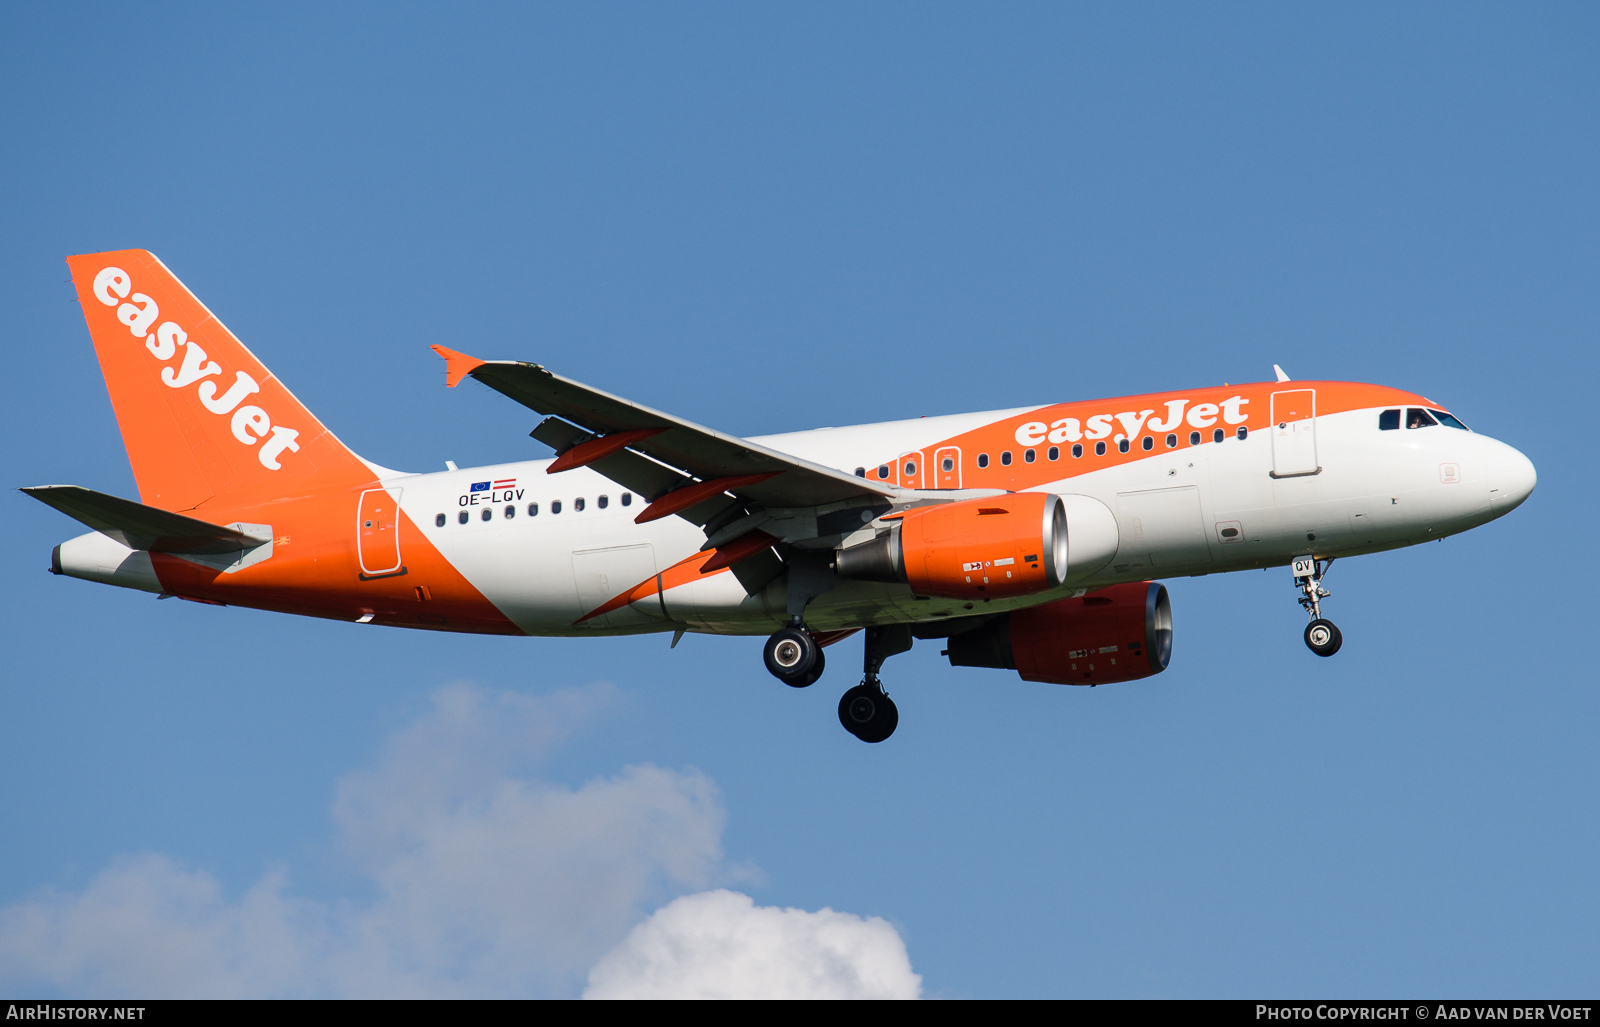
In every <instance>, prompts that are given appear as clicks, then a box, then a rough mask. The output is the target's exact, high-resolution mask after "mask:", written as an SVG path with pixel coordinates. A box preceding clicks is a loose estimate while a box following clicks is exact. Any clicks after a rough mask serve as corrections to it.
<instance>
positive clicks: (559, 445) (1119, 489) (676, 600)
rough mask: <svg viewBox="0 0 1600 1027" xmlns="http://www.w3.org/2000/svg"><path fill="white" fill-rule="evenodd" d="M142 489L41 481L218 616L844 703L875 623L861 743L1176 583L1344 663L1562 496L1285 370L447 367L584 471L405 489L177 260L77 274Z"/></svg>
mask: <svg viewBox="0 0 1600 1027" xmlns="http://www.w3.org/2000/svg"><path fill="white" fill-rule="evenodd" d="M67 264H68V266H69V268H70V269H71V273H72V281H73V284H74V286H75V288H76V290H77V294H78V300H79V303H80V305H81V306H82V308H83V314H84V318H85V320H86V322H87V324H88V327H89V334H90V337H91V339H92V341H93V344H94V347H95V351H96V354H97V356H98V358H99V361H100V368H101V372H102V374H103V375H104V378H105V384H106V387H107V390H108V391H109V393H110V396H111V403H112V407H113V409H114V411H115V413H116V418H117V424H118V427H119V428H120V430H121V433H122V439H123V443H124V445H125V446H126V448H127V453H128V459H129V462H130V463H131V464H132V468H133V474H134V479H135V482H136V483H137V486H138V490H139V501H138V502H134V501H132V500H129V499H124V498H120V497H117V496H112V495H107V494H104V493H100V492H96V491H93V490H91V489H87V488H82V487H79V486H72V485H46V486H38V487H33V488H26V489H23V490H22V491H24V492H26V493H27V494H29V495H31V496H33V497H34V498H36V499H39V500H41V501H42V502H44V503H47V504H48V505H50V506H52V507H54V508H55V509H57V510H59V511H61V512H62V513H65V514H66V515H68V516H69V517H72V518H75V519H76V520H78V521H80V522H82V523H83V524H84V525H87V526H88V527H89V528H91V529H93V530H91V531H90V532H88V533H87V534H84V535H80V536H78V537H76V538H73V539H71V540H69V541H66V542H63V543H61V544H60V545H58V546H56V547H55V548H54V550H53V551H52V555H51V566H50V570H51V571H52V572H53V573H55V574H58V575H66V576H69V577H74V578H82V579H85V580H89V581H95V582H100V583H104V584H109V585H117V586H121V587H124V588H130V589H137V590H142V591H145V592H153V593H156V594H157V595H158V596H160V597H161V598H170V597H174V596H175V597H177V598H179V599H186V600H191V601H194V602H199V603H208V604H211V605H215V606H244V607H251V608H255V609H262V610H274V611H278V612H281V613H291V614H300V615H304V616H311V617H324V618H331V619H334V620H344V621H350V622H352V623H357V624H373V625H384V626H388V627H403V628H415V629H423V630H432V631H457V632H469V633H479V634H495V635H535V636H589V635H627V634H638V633H646V632H662V633H665V632H672V633H673V638H672V645H673V646H676V645H677V644H678V642H679V640H681V639H682V637H683V635H684V634H685V633H686V632H691V631H692V632H696V633H701V634H712V635H768V639H767V642H766V645H765V647H764V650H763V658H764V661H765V663H766V667H767V669H768V670H769V671H770V672H771V673H772V674H773V676H775V677H776V678H777V679H778V680H779V681H782V682H783V683H784V684H787V685H791V686H793V687H796V688H804V687H806V686H809V685H811V684H813V683H815V682H816V681H817V680H818V679H819V678H820V677H821V676H822V674H823V671H824V668H825V666H826V663H827V658H826V654H825V648H826V647H827V646H830V645H832V644H833V643H835V642H838V641H839V640H841V639H843V638H845V637H847V636H849V635H851V634H854V633H856V632H858V631H860V632H863V633H864V636H865V637H864V655H863V676H862V680H861V683H860V684H858V685H855V686H854V687H852V688H850V689H849V690H847V691H846V692H845V693H844V695H843V697H842V698H841V700H840V702H839V721H840V723H841V724H842V725H843V726H844V727H845V729H846V730H848V731H849V732H850V733H851V734H853V735H855V736H856V737H857V738H860V739H861V740H862V741H865V742H881V741H883V740H884V739H886V738H888V737H889V736H890V735H891V734H893V733H894V730H895V727H896V725H898V723H899V710H898V707H897V706H896V705H895V703H894V700H893V699H891V698H890V697H889V695H888V692H887V690H886V689H885V688H884V686H883V682H882V680H881V679H880V677H879V672H880V671H881V669H882V667H883V664H884V661H885V660H886V659H888V658H889V657H891V656H893V655H895V654H897V653H901V652H905V651H906V650H908V649H910V648H911V646H912V644H913V641H914V640H916V639H921V640H939V639H942V640H944V645H945V648H944V649H943V650H941V655H944V656H946V657H948V659H949V662H950V663H951V664H952V665H954V666H966V667H987V668H994V669H1004V670H1014V671H1016V672H1017V674H1018V675H1019V676H1020V677H1021V678H1022V679H1023V680H1025V681H1033V682H1044V683H1051V684H1061V685H1088V686H1091V687H1093V686H1098V685H1102V684H1110V683H1114V682H1121V681H1131V680H1136V679H1140V678H1145V677H1149V676H1151V675H1154V674H1159V673H1161V672H1162V671H1164V670H1165V669H1166V668H1167V667H1168V665H1169V664H1170V662H1171V658H1172V643H1173V617H1172V605H1171V602H1170V600H1169V598H1168V595H1167V590H1166V588H1165V586H1163V585H1162V584H1161V583H1160V582H1159V581H1157V580H1156V579H1158V578H1162V577H1174V576H1180V575H1183V576H1192V575H1201V574H1215V573H1221V572H1227V571H1242V570H1255V569H1258V568H1269V567H1283V566H1287V567H1289V568H1290V572H1291V578H1292V581H1293V584H1294V587H1295V589H1296V590H1297V591H1298V593H1299V594H1298V601H1299V603H1300V604H1301V606H1302V607H1304V608H1305V611H1306V614H1307V620H1308V623H1307V625H1306V628H1305V633H1304V638H1305V643H1306V645H1307V646H1308V647H1309V648H1310V650H1311V651H1312V652H1313V653H1315V654H1316V655H1318V656H1323V657H1327V656H1332V655H1333V654H1334V653H1336V652H1337V651H1338V650H1339V648H1340V646H1341V645H1342V644H1343V639H1342V635H1341V634H1340V631H1339V629H1338V628H1337V627H1336V626H1334V624H1333V623H1332V622H1331V621H1330V620H1328V619H1327V618H1325V617H1323V615H1322V608H1321V604H1322V601H1323V600H1324V599H1326V598H1328V596H1329V595H1330V593H1329V592H1328V590H1327V589H1326V588H1325V587H1324V577H1325V575H1326V574H1327V572H1328V568H1329V567H1330V566H1331V565H1332V564H1333V562H1334V560H1336V559H1340V558H1344V557H1349V556H1359V555H1364V554H1368V553H1377V552H1382V551H1384V550H1389V549H1397V548H1400V547H1402V546H1411V545H1418V544H1420V543H1423V542H1431V541H1433V540H1434V539H1442V538H1444V537H1446V536H1448V535H1453V534H1457V533H1459V532H1463V531H1466V530H1468V529H1470V528H1474V527H1476V526H1478V525H1481V524H1485V523H1487V522H1489V521H1491V520H1494V519H1495V518H1498V517H1502V516H1504V515H1505V514H1507V513H1509V512H1510V511H1511V510H1513V509H1515V508H1516V507H1517V506H1518V505H1520V504H1521V503H1522V502H1523V501H1524V500H1526V499H1527V498H1528V496H1529V494H1530V493H1531V492H1532V491H1533V488H1534V486H1535V484H1536V481H1537V475H1536V473H1535V470H1534V467H1533V464H1532V463H1531V462H1530V461H1529V460H1528V459H1527V457H1525V456H1523V455H1522V454H1521V453H1520V452H1518V451H1517V450H1516V449H1514V448H1512V447H1511V446H1509V445H1507V444H1505V443H1503V442H1499V441H1496V440H1495V439H1491V438H1489V437H1487V436H1485V435H1481V434H1479V433H1477V432H1474V431H1472V430H1470V429H1469V428H1468V427H1467V426H1466V424H1465V423H1463V422H1462V421H1461V420H1460V419H1459V418H1458V417H1456V416H1455V415H1454V414H1453V413H1451V412H1450V411H1449V410H1448V409H1447V408H1446V407H1445V406H1444V405H1442V404H1440V403H1436V402H1434V401H1433V400H1430V399H1427V398H1425V397H1423V396H1421V395H1418V394H1416V393H1412V392H1406V391H1403V390H1400V389H1395V388H1390V387H1387V386H1382V385H1371V384H1362V383H1355V382H1337V381H1294V380H1291V379H1290V378H1289V376H1288V375H1287V374H1285V373H1284V372H1283V371H1282V370H1281V369H1280V368H1278V367H1277V366H1276V365H1274V368H1273V370H1274V372H1275V377H1276V380H1275V381H1271V382H1259V383H1252V384H1246V385H1226V386H1223V387H1221V388H1216V387H1209V386H1208V387H1201V388H1196V389H1189V390H1182V391H1177V392H1163V393H1156V394H1150V395H1141V396H1128V397H1122V398H1117V399H1097V400H1088V401H1082V402H1068V403H1055V404H1050V405H1047V406H1025V407H1016V408H1014V409H1009V410H990V411H984V412H980V413H970V414H954V415H948V416H938V417H925V418H918V419H915V420H904V421H891V422H885V423H879V424H865V425H859V426H855V427H841V428H820V429H817V430H814V431H803V432H794V433H789V434H782V435H771V436H765V437H758V438H737V437H735V436H732V435H727V434H724V433H722V432H719V431H716V430H715V429H712V428H707V427H703V426H701V425H698V424H694V423H691V422H689V421H686V420H684V419H682V418H680V417H675V416H673V415H672V414H668V413H664V412H662V411H659V410H653V409H651V408H649V407H646V406H643V405H641V404H638V403H634V402H631V401H629V400H626V399H623V398H621V397H618V396H613V395H611V394H609V393H606V392H603V391H601V390H599V389H596V388H593V387H591V386H588V385H584V384H581V383H579V382H575V381H572V380H571V379H568V378H563V377H561V376H559V375H557V374H554V373H553V372H551V371H549V370H547V369H546V368H544V367H542V366H540V365H538V364H533V363H526V362H522V361H514V360H481V359H478V358H476V357H471V356H468V355H466V354H465V353H461V352H458V351H455V350H452V349H449V348H447V347H445V346H438V345H436V346H434V347H432V348H433V349H434V350H435V351H437V352H438V354H439V355H440V356H441V357H443V358H444V361H445V367H446V384H447V385H448V386H449V387H451V388H454V387H456V386H457V385H458V384H459V383H460V382H461V381H462V380H464V379H466V378H469V377H470V378H472V379H475V380H476V381H478V382H481V383H482V384H484V385H486V386H488V387H489V388H491V389H493V390H495V391H496V392H499V393H501V394H502V395H504V396H506V397H508V398H509V399H511V400H513V401H514V402H517V403H520V404H522V405H523V406H525V407H527V408H528V409H529V410H530V411H532V412H533V413H535V414H537V415H539V416H540V418H541V419H540V420H539V421H538V423H537V425H536V426H535V427H534V428H533V430H532V431H531V432H530V435H531V436H532V438H534V439H536V440H538V441H539V442H541V443H544V444H545V445H547V446H549V447H550V448H551V449H552V450H554V453H555V456H554V457H553V458H550V459H544V460H525V461H516V462H512V463H504V464H496V465H493V466H488V467H476V468H468V469H458V468H457V467H456V466H455V465H454V464H453V463H448V464H447V469H446V470H444V471H437V472H432V473H409V472H402V471H395V470H391V469H389V468H386V467H380V466H378V465H377V464H374V463H372V462H371V461H369V460H364V459H362V458H361V457H360V456H358V455H356V454H355V453H354V452H352V451H351V450H350V449H349V448H348V447H346V446H345V445H344V444H343V443H342V442H340V441H339V439H338V438H337V437H336V436H335V435H334V434H333V433H332V432H330V431H329V430H328V429H327V428H326V427H325V426H324V425H323V424H322V423H321V422H320V421H319V420H318V419H317V418H316V417H315V416H314V415H313V414H312V413H311V412H310V411H309V410H308V409H306V408H305V407H304V406H302V405H301V404H300V402H299V401H298V400H296V399H295V397H294V396H293V395H292V394H291V393H290V392H289V390H288V389H287V388H285V386H284V385H283V384H282V383H281V382H280V381H278V379H277V378H275V377H274V376H273V375H272V373H271V372H270V371H268V370H267V368H266V367H265V366H264V365H263V364H262V363H261V362H260V361H259V360H258V359H256V357H255V356H254V355H253V354H252V353H251V352H250V351H249V350H248V349H246V348H245V346H244V345H243V344H242V343H241V342H240V341H239V340H238V339H237V338H235V337H234V335H233V334H232V333H231V332H230V331H228V329H227V328H226V327H224V326H223V324H222V323H221V322H220V321H219V320H217V318H216V317H215V316H214V315H213V314H212V313H211V311H210V310H208V309H207V308H206V307H205V306H204V305H203V304H201V302H200V301H199V300H198V299H196V298H195V296H194V295H193V294H192V293H191V292H190V291H189V290H188V289H187V288H185V287H184V285H183V284H182V283H181V282H179V281H178V279H177V278H176V277H175V276H174V275H173V274H172V273H171V272H170V271H168V270H167V268H166V266H165V265H163V264H162V263H161V261H160V260H158V259H157V258H156V257H155V256H154V255H152V254H150V253H149V252H147V251H144V250H121V251H116V252H108V253H96V254H86V255H81V256H74V257H69V258H68V259H67Z"/></svg>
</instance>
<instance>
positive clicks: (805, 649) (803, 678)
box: [762, 617, 911, 742]
mask: <svg viewBox="0 0 1600 1027" xmlns="http://www.w3.org/2000/svg"><path fill="white" fill-rule="evenodd" d="M865 635H866V653H865V655H864V657H863V658H862V669H863V672H864V673H863V676H862V680H861V684H859V685H857V686H856V687H854V688H852V689H850V690H849V691H848V692H846V693H845V694H844V697H843V698H841V699H840V700H839V723H841V724H843V725H844V729H845V730H846V731H848V732H850V733H851V734H853V735H855V736H856V737H857V738H859V739H861V740H862V741H863V742H881V741H883V740H884V739H885V738H888V737H889V736H890V735H892V734H894V729H895V728H896V727H897V726H898V725H899V723H900V710H899V708H898V707H897V706H895V704H894V700H893V699H891V698H889V694H888V693H887V692H885V691H884V690H883V682H882V681H880V680H879V679H878V671H880V670H882V669H883V661H884V660H887V659H888V658H889V657H891V656H893V655H895V654H896V653H903V652H905V651H906V650H907V649H910V648H911V628H910V627H909V626H907V625H904V624H896V625H891V626H890V627H884V628H867V629H866V632H865ZM762 656H763V658H764V659H765V660H766V664H767V670H769V671H771V672H772V676H773V677H775V678H777V679H778V680H779V681H782V682H783V683H784V684H786V685H789V686H791V687H793V688H805V687H806V686H807V685H810V684H813V683H815V682H816V680H817V679H818V678H820V677H821V676H822V671H823V668H824V667H825V666H826V665H827V658H826V657H824V656H823V655H822V647H821V646H819V645H817V640H816V639H814V638H812V637H811V633H810V632H809V631H807V630H806V629H805V628H804V627H803V626H801V624H800V618H798V617H796V618H795V622H794V623H792V624H790V625H789V626H788V627H786V628H780V629H779V630H777V631H775V632H773V633H772V637H771V638H768V639H767V644H766V647H765V648H764V649H763V651H762Z"/></svg>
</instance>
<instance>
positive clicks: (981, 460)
mask: <svg viewBox="0 0 1600 1027" xmlns="http://www.w3.org/2000/svg"><path fill="white" fill-rule="evenodd" d="M978 466H979V467H988V466H989V454H988V453H979V454H978Z"/></svg>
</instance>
